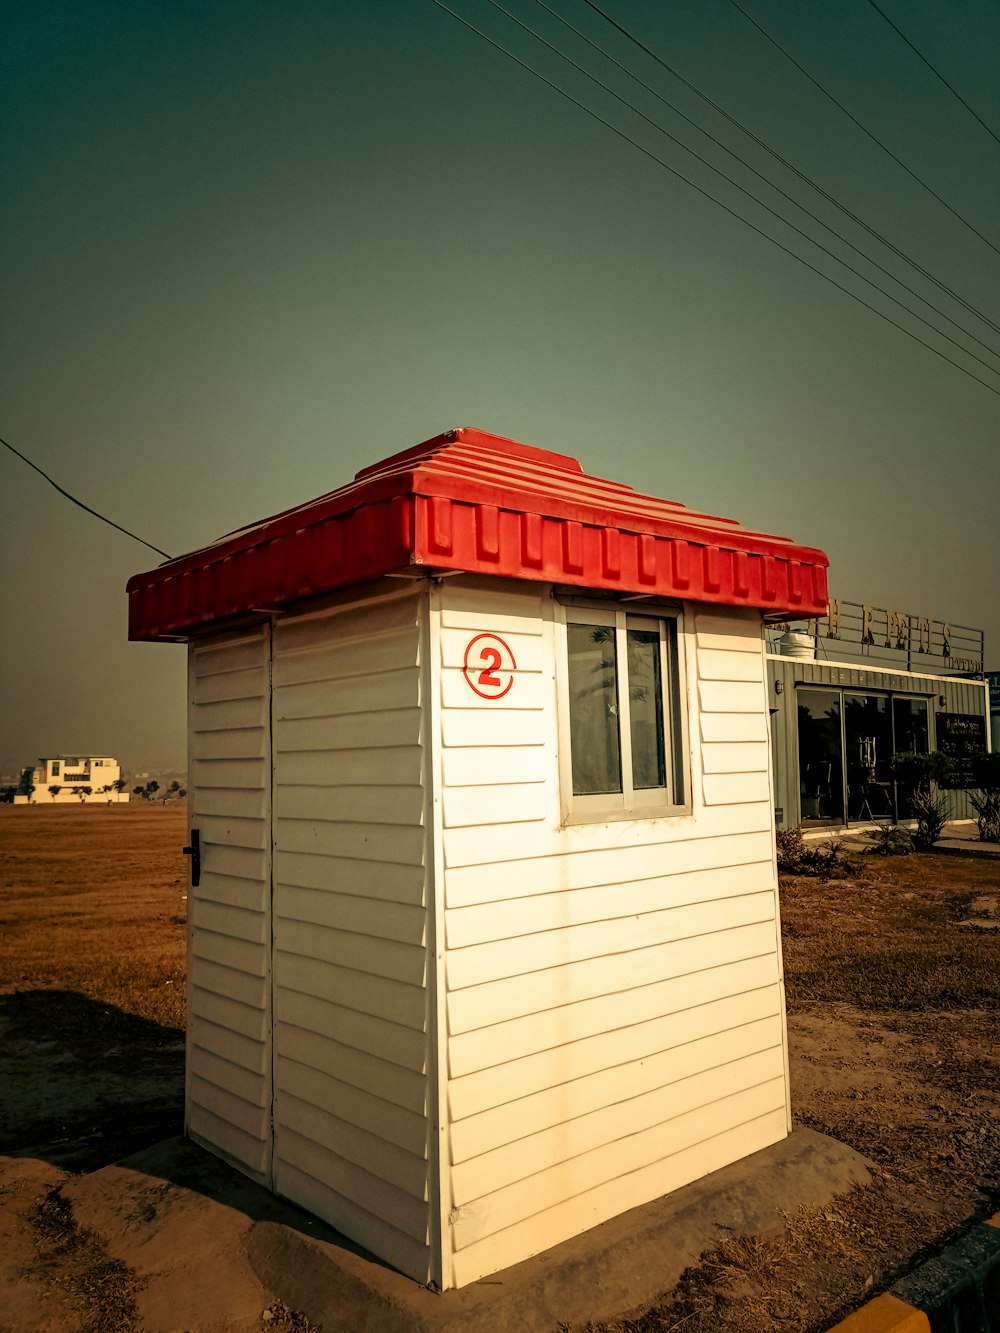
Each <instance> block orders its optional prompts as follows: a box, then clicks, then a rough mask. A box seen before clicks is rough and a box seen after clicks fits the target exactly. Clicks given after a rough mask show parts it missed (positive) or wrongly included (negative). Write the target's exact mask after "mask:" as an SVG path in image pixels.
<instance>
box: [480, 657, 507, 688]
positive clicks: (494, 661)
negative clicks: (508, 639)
mask: <svg viewBox="0 0 1000 1333" xmlns="http://www.w3.org/2000/svg"><path fill="white" fill-rule="evenodd" d="M479 660H480V662H486V663H487V665H486V667H485V668H484V669H483V670H482V671H480V673H479V675H478V676H477V677H476V684H477V685H481V686H482V687H483V689H489V688H490V687H492V688H493V689H495V690H499V689H501V688H502V686H503V681H502V680H501V679H500V677H499V676H498V675H497V674H496V670H497V667H498V666H499V665H500V663H501V661H502V660H503V658H502V656H501V654H500V653H498V652H497V650H496V649H495V648H482V649H480V652H479Z"/></svg>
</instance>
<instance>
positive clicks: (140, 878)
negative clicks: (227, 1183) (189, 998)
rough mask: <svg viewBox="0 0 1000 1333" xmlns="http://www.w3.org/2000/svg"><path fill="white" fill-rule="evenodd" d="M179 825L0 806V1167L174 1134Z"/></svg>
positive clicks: (81, 1158) (179, 1050)
mask: <svg viewBox="0 0 1000 1333" xmlns="http://www.w3.org/2000/svg"><path fill="white" fill-rule="evenodd" d="M186 818H187V815H186V810H185V809H184V808H183V807H182V806H181V805H166V806H164V805H159V806H154V805H150V804H147V803H145V802H143V803H142V804H135V805H128V806H81V807H79V808H72V807H67V806H65V805H62V806H55V807H46V806H44V805H37V806H0V923H2V928H3V929H2V935H0V940H2V943H0V1033H2V1036H3V1048H2V1055H0V1072H2V1075H3V1084H4V1087H5V1088H6V1089H8V1090H9V1091H8V1094H7V1095H6V1096H5V1097H4V1099H3V1106H2V1110H0V1151H4V1152H10V1151H12V1150H21V1151H23V1150H25V1149H28V1148H34V1149H35V1150H36V1151H37V1153H38V1155H40V1156H41V1155H44V1156H46V1157H47V1158H48V1159H50V1160H58V1161H60V1162H62V1163H63V1164H66V1165H70V1166H73V1167H74V1168H77V1169H82V1168H86V1167H91V1166H100V1165H104V1164H105V1163H106V1162H107V1161H110V1160H113V1157H111V1156H109V1153H112V1154H113V1153H115V1152H116V1151H117V1150H119V1149H121V1150H123V1151H127V1150H129V1149H131V1148H132V1147H133V1146H136V1147H137V1146H141V1144H142V1142H149V1141H150V1140H149V1138H148V1135H149V1134H150V1133H151V1132H153V1131H157V1132H160V1133H161V1135H162V1134H165V1133H176V1132H177V1130H178V1127H179V1125H180V1123H181V1115H182V1110H181V1099H182V1091H183V1068H184V1052H183V1030H184V967H185V948H186V906H187V898H186V895H187V879H188V870H187V860H186V858H185V857H184V856H182V855H181V847H182V846H183V844H184V842H185V835H186V827H187V825H186ZM144 1136H146V1137H144ZM154 1137H155V1134H154ZM119 1155H120V1154H119Z"/></svg>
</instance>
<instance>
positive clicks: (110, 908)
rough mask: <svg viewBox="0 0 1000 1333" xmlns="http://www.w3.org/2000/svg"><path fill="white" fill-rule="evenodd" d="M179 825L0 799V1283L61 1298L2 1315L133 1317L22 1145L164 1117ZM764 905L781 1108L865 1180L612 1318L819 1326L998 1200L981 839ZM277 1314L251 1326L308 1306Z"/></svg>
mask: <svg viewBox="0 0 1000 1333" xmlns="http://www.w3.org/2000/svg"><path fill="white" fill-rule="evenodd" d="M186 832H187V829H186V811H185V809H184V808H183V806H181V805H174V806H150V805H146V804H141V805H133V806H130V807H117V808H114V807H112V808H108V807H96V806H95V807H90V808H80V809H72V808H67V807H65V806H62V807H57V808H54V809H53V808H47V807H46V806H44V805H38V806H36V807H7V806H0V922H2V926H3V930H2V933H0V1036H2V1039H3V1040H2V1043H0V1081H2V1086H3V1088H4V1089H5V1094H4V1097H3V1099H2V1121H0V1154H2V1156H0V1165H2V1164H3V1163H6V1168H5V1169H6V1171H7V1174H6V1175H4V1174H3V1173H0V1252H2V1253H4V1254H6V1256H7V1258H6V1261H3V1260H0V1286H2V1285H4V1283H5V1280H6V1281H9V1280H10V1279H11V1277H12V1276H13V1277H15V1278H16V1275H17V1273H26V1274H31V1275H32V1281H33V1282H35V1284H36V1286H37V1288H38V1291H40V1292H42V1294H43V1295H45V1293H48V1294H49V1296H51V1294H52V1293H53V1292H58V1293H62V1294H61V1296H60V1300H61V1301H62V1305H60V1306H59V1309H60V1310H63V1311H64V1314H63V1315H60V1317H59V1318H55V1317H54V1314H55V1311H54V1307H53V1305H52V1304H51V1301H50V1303H49V1304H48V1305H45V1307H44V1308H45V1309H46V1310H47V1312H48V1314H47V1316H46V1318H47V1319H48V1322H45V1323H39V1324H37V1325H35V1324H30V1323H29V1322H28V1321H27V1320H26V1319H25V1320H24V1321H22V1322H21V1323H20V1324H19V1323H17V1322H14V1323H8V1324H7V1325H6V1326H5V1324H4V1320H5V1318H6V1319H8V1320H9V1319H11V1318H12V1316H11V1315H10V1313H9V1312H8V1313H7V1314H6V1315H5V1314H4V1313H3V1312H0V1333H3V1331H4V1329H5V1327H6V1328H10V1329H12V1330H13V1329H17V1330H18V1333H21V1330H22V1329H27V1328H29V1327H31V1328H34V1327H38V1328H39V1329H40V1328H42V1327H44V1328H46V1329H50V1330H52V1333H76V1330H78V1329H82V1328H88V1329H91V1328H92V1329H95V1330H98V1333H103V1331H104V1330H107V1331H108V1333H113V1331H114V1330H118V1329H122V1330H124V1329H131V1328H135V1327H138V1325H137V1324H136V1322H135V1319H136V1316H135V1305H134V1298H135V1286H134V1283H132V1279H131V1278H130V1275H129V1272H128V1271H127V1270H123V1269H122V1267H121V1265H117V1266H116V1264H115V1262H114V1261H113V1260H110V1259H109V1258H108V1256H107V1255H106V1254H105V1253H104V1252H103V1250H102V1249H101V1244H100V1241H99V1238H96V1237H92V1236H90V1237H87V1236H80V1235H78V1234H76V1233H75V1232H73V1230H72V1219H71V1218H68V1217H67V1216H65V1215H64V1211H65V1210H63V1208H62V1204H61V1202H60V1200H61V1196H60V1194H59V1189H58V1187H56V1188H52V1189H50V1190H49V1192H48V1193H43V1194H41V1195H39V1197H37V1198H32V1197H30V1189H31V1188H34V1189H36V1192H37V1181H38V1179H40V1178H41V1177H39V1176H37V1174H36V1175H34V1176H29V1175H23V1174H22V1176H21V1177H18V1175H17V1168H18V1164H21V1166H22V1167H25V1168H26V1164H27V1163H29V1162H33V1163H34V1164H35V1166H36V1167H37V1166H39V1164H41V1167H43V1168H44V1169H45V1170H50V1169H51V1171H52V1172H53V1173H54V1174H53V1176H52V1179H53V1180H58V1179H65V1178H66V1177H65V1173H66V1171H67V1170H68V1171H71V1172H72V1171H90V1170H94V1169H96V1168H98V1167H100V1166H102V1165H105V1164H107V1163H109V1162H111V1161H114V1160H117V1159H118V1158H120V1157H122V1156H124V1155H125V1154H126V1153H128V1152H131V1151H135V1150H137V1149H139V1148H142V1147H145V1146H147V1145H148V1144H151V1143H153V1142H155V1141H156V1140H158V1139H160V1138H165V1137H167V1136H169V1135H173V1134H176V1133H178V1132H180V1128H181V1121H182V1104H181V1103H182V1088H183V1023H184V995H183V990H184V956H185V916H186V905H187V900H186V892H187V881H188V865H187V861H186V860H185V858H184V857H183V856H182V855H181V853H180V849H181V847H182V845H183V843H184V842H185V841H186ZM782 920H783V941H784V958H785V970H786V978H787V993H788V1024H789V1046H790V1059H791V1077H792V1101H793V1111H794V1114H795V1117H796V1119H797V1120H798V1121H799V1122H800V1123H804V1124H806V1125H808V1126H811V1127H812V1128H814V1129H818V1130H820V1131H823V1132H826V1133H829V1134H832V1135H833V1136H835V1137H837V1138H839V1139H841V1140H842V1141H844V1142H846V1143H848V1144H850V1145H851V1146H852V1147H854V1148H856V1149H858V1150H859V1151H860V1152H862V1153H863V1154H864V1155H865V1156H866V1157H867V1158H868V1159H869V1160H870V1161H871V1163H872V1166H873V1179H872V1184H871V1185H868V1186H865V1187H864V1188H860V1189H857V1190H855V1191H854V1192H853V1193H852V1194H850V1195H847V1196H844V1197H842V1198H840V1199H838V1200H837V1201H835V1202H834V1203H833V1204H832V1205H830V1207H829V1208H827V1209H825V1210H822V1211H814V1212H803V1213H801V1214H798V1215H796V1216H794V1217H788V1218H786V1219H785V1226H784V1229H783V1231H781V1232H780V1233H776V1234H774V1235H768V1236H750V1237H747V1236H738V1235H732V1236H728V1237H727V1238H725V1239H724V1240H723V1241H722V1242H721V1243H720V1245H719V1246H718V1248H717V1249H716V1250H715V1251H713V1252H711V1253H708V1254H706V1255H705V1256H703V1262H702V1264H701V1266H700V1267H699V1268H696V1269H693V1270H689V1272H688V1273H687V1274H686V1275H685V1277H684V1279H683V1280H682V1282H681V1284H680V1285H679V1287H678V1288H677V1289H676V1290H674V1291H673V1292H670V1293H665V1294H664V1297H663V1299H662V1302H661V1303H660V1304H659V1305H658V1306H657V1307H656V1308H654V1309H652V1310H650V1311H647V1312H646V1313H645V1314H643V1315H642V1316H641V1317H638V1318H636V1317H633V1318H630V1319H627V1320H620V1321H618V1322H617V1324H614V1325H608V1326H607V1328H608V1329H609V1330H611V1329H612V1328H614V1329H617V1330H620V1331H622V1333H624V1331H625V1330H628V1331H629V1333H640V1331H641V1333H667V1330H671V1329H675V1328H679V1327H680V1328H683V1330H684V1333H772V1330H774V1329H776V1328H781V1329H785V1330H789V1333H819V1331H820V1330H822V1329H826V1328H828V1327H829V1326H830V1324H831V1323H832V1322H833V1321H834V1319H835V1318H838V1317H841V1316H842V1315H843V1314H845V1313H846V1312H847V1311H848V1310H850V1309H851V1308H853V1307H855V1306H857V1305H858V1304H859V1303H861V1302H862V1301H863V1300H864V1299H865V1297H866V1296H868V1295H870V1294H872V1293H873V1292H877V1291H879V1290H881V1289H884V1287H885V1286H887V1285H888V1284H889V1283H890V1282H891V1281H892V1280H893V1279H894V1278H895V1277H896V1276H898V1275H900V1274H901V1273H903V1272H905V1271H907V1270H908V1269H909V1268H910V1267H912V1266H913V1265H914V1263H915V1262H916V1261H917V1260H918V1259H919V1258H920V1257H921V1256H923V1255H925V1254H929V1253H933V1252H934V1251H935V1250H936V1249H937V1248H940V1247H941V1246H943V1245H945V1244H947V1243H948V1242H949V1241H950V1240H951V1239H952V1238H953V1237H954V1236H955V1235H956V1234H958V1233H959V1232H960V1231H961V1230H963V1229H964V1228H965V1227H967V1226H968V1225H969V1224H970V1223H971V1222H973V1221H976V1220H979V1219H981V1218H984V1217H986V1216H989V1215H991V1214H992V1213H993V1212H996V1211H997V1210H998V1209H1000V1051H998V1045H997V1039H996V1024H997V1018H998V1010H1000V930H998V925H1000V860H989V859H982V858H977V857H974V856H972V855H968V854H947V855H946V854H943V853H942V854H924V855H913V856H909V857H899V858H890V859H882V858H879V857H875V856H869V857H867V858H866V868H865V873H864V874H863V875H861V876H860V877H852V878H847V879H830V880H825V881H824V880H821V879H811V878H802V877H798V876H791V877H786V878H785V879H783V883H782ZM12 1167H13V1168H14V1170H13V1174H11V1168H12ZM19 1181H20V1183H18V1182H19ZM26 1182H28V1183H26ZM18 1191H20V1193H18ZM17 1265H21V1267H20V1268H18V1267H17ZM46 1284H47V1285H46ZM38 1299H39V1300H41V1296H39V1297H38ZM288 1320H289V1321H290V1322H287V1324H281V1325H279V1324H277V1323H275V1322H273V1321H272V1322H271V1323H270V1324H269V1325H268V1326H269V1327H271V1328H277V1327H288V1328H292V1327H296V1328H305V1327H307V1326H309V1325H308V1322H307V1321H306V1319H305V1316H298V1315H295V1316H293V1315H292V1314H291V1313H289V1315H288ZM295 1320H300V1322H298V1323H296V1322H295Z"/></svg>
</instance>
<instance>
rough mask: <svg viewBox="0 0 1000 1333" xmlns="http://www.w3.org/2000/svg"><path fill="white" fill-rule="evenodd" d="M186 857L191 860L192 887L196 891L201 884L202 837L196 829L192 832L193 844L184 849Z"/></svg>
mask: <svg viewBox="0 0 1000 1333" xmlns="http://www.w3.org/2000/svg"><path fill="white" fill-rule="evenodd" d="M184 855H185V856H190V858H191V887H192V889H196V888H197V887H198V885H199V884H200V883H201V837H200V835H199V833H198V830H197V829H196V828H193V829H192V830H191V844H190V846H188V847H185V848H184Z"/></svg>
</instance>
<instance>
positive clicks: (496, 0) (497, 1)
mask: <svg viewBox="0 0 1000 1333" xmlns="http://www.w3.org/2000/svg"><path fill="white" fill-rule="evenodd" d="M489 3H490V4H491V5H492V6H493V7H494V9H497V10H499V11H500V12H501V13H502V14H505V15H506V16H507V18H509V19H510V20H511V21H512V22H513V23H516V24H517V26H518V27H519V28H521V29H522V30H523V31H524V32H527V33H529V34H530V35H531V36H532V37H534V38H535V39H536V40H537V41H539V42H541V44H542V45H543V46H545V47H547V48H548V49H549V50H550V51H552V52H553V53H554V54H555V55H557V56H559V57H560V59H562V60H565V61H566V63H567V64H569V65H572V67H573V68H574V69H575V70H577V71H578V72H579V73H580V74H583V75H584V76H585V77H586V78H588V79H590V80H591V82H592V83H596V84H597V86H598V87H599V88H601V89H603V91H604V92H606V93H608V94H609V95H610V96H611V97H613V98H615V100H616V101H618V102H620V103H621V104H622V106H624V107H627V108H628V110H629V111H631V112H633V113H634V114H635V115H637V116H639V117H640V119H641V120H644V121H645V122H646V124H647V125H650V126H652V128H653V129H654V130H658V131H659V133H660V134H663V135H665V136H666V138H668V139H669V140H670V141H671V143H675V144H676V145H677V146H678V148H681V149H683V150H684V152H685V153H688V154H690V156H691V157H693V158H694V159H695V161H696V162H700V163H701V165H702V166H704V167H708V169H709V170H710V171H714V172H715V174H716V175H717V176H720V177H721V178H722V179H723V180H724V181H725V182H726V183H727V184H728V185H731V186H732V187H733V188H734V189H736V190H739V192H740V193H741V194H743V195H745V196H746V197H747V198H748V199H752V200H753V202H754V203H755V204H757V205H758V206H759V207H760V208H763V209H764V210H765V211H766V212H768V213H770V214H771V216H772V217H773V218H776V219H777V220H778V221H779V222H781V223H783V224H784V225H785V226H786V227H788V228H790V229H791V230H792V231H793V232H795V234H796V235H797V236H801V237H802V239H803V240H804V241H807V242H808V243H809V244H810V245H814V246H816V248H817V249H818V250H819V251H820V252H821V253H822V254H824V255H826V256H827V258H829V259H832V260H833V261H834V262H835V263H837V264H841V265H842V266H843V267H844V268H846V269H847V271H848V273H852V274H853V275H854V276H855V277H856V278H860V279H861V281H862V282H866V283H868V285H869V286H870V287H873V288H874V289H875V291H877V292H878V293H879V294H880V295H881V296H884V297H885V298H886V299H887V300H889V301H892V303H893V304H894V305H896V306H898V307H899V308H900V310H905V311H906V313H907V314H908V315H912V316H913V318H914V319H918V320H919V321H920V323H921V324H923V325H924V326H925V327H926V328H928V329H930V330H931V332H932V333H936V334H937V335H938V337H940V338H944V340H945V341H946V342H949V343H951V345H952V347H955V348H957V349H958V351H960V352H963V353H964V354H965V355H966V356H970V357H971V358H972V359H973V361H977V362H978V363H979V365H981V366H982V367H983V368H984V369H985V370H988V371H990V372H991V373H992V374H994V375H996V374H1000V370H997V368H996V367H995V366H991V365H990V363H989V362H988V361H984V360H983V359H982V357H981V356H977V355H976V353H975V352H971V351H969V349H968V348H967V347H964V346H963V345H962V343H960V342H957V341H956V340H955V339H954V338H952V337H951V335H950V334H947V333H945V332H944V331H943V330H942V329H939V328H938V327H937V325H936V324H932V323H931V322H930V320H928V319H925V318H924V316H923V315H921V314H920V313H919V312H918V311H916V310H914V309H912V308H911V307H910V306H908V305H906V304H905V303H904V302H902V301H900V300H899V299H898V298H897V297H895V296H893V295H892V293H891V292H888V291H886V289H885V288H884V287H880V286H879V284H878V283H877V282H873V281H872V279H871V278H868V277H866V276H865V274H864V273H862V272H860V270H859V269H856V268H854V267H853V265H851V264H849V263H848V262H847V260H846V259H841V258H840V256H839V255H837V254H835V253H834V252H833V251H832V250H830V249H828V248H827V246H825V245H823V244H822V243H821V242H820V241H817V240H816V239H815V238H814V237H812V236H810V235H809V233H808V232H805V231H803V230H802V228H801V227H797V226H796V225H795V223H794V222H789V220H788V219H787V218H786V217H783V216H782V215H781V214H780V213H779V212H777V210H776V209H773V208H772V207H771V206H770V204H767V203H765V202H764V200H763V199H761V198H760V196H759V195H756V194H754V192H753V191H752V190H748V189H747V188H746V187H745V186H743V185H741V184H740V183H739V181H737V180H734V179H733V177H732V176H727V175H726V173H725V172H724V171H722V170H720V168H718V167H716V166H713V165H712V163H711V162H709V161H708V159H707V158H704V157H702V156H701V154H700V153H696V152H695V150H694V149H693V148H689V147H688V145H687V144H685V143H684V142H683V141H682V140H681V139H678V138H677V136H676V135H674V134H671V133H670V131H669V130H666V129H664V128H663V126H662V125H658V124H657V122H656V121H655V120H652V119H651V118H650V117H649V116H647V115H646V114H645V112H643V111H640V110H639V108H638V107H637V106H635V105H633V103H632V102H629V101H628V100H627V99H626V98H624V97H622V96H621V95H620V94H619V93H616V92H615V90H614V89H613V88H611V87H609V86H608V84H606V83H604V82H602V81H601V80H600V79H599V78H598V77H597V76H596V74H591V73H590V71H589V70H587V69H584V67H583V66H582V65H579V64H577V62H576V61H575V60H574V59H573V58H572V57H571V56H568V55H567V54H566V53H565V51H561V50H560V49H559V48H558V47H557V46H553V44H552V43H551V42H549V41H547V40H546V38H544V37H543V36H541V34H540V33H538V32H536V31H535V29H534V28H532V27H530V26H529V25H528V24H527V23H524V22H523V21H522V20H521V19H519V18H518V17H517V16H516V15H514V14H512V13H511V12H510V10H509V9H507V7H506V6H505V5H503V4H502V3H501V0H489ZM793 202H794V200H793ZM810 216H812V215H811V214H810ZM817 220H818V219H817ZM889 276H890V277H891V276H892V275H891V274H890V275H889ZM914 294H915V295H916V293H914ZM918 299H920V298H919V297H918ZM977 341H978V340H977ZM987 350H988V351H992V349H991V348H987ZM992 354H993V355H994V356H996V355H997V353H996V352H993V353H992Z"/></svg>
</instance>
